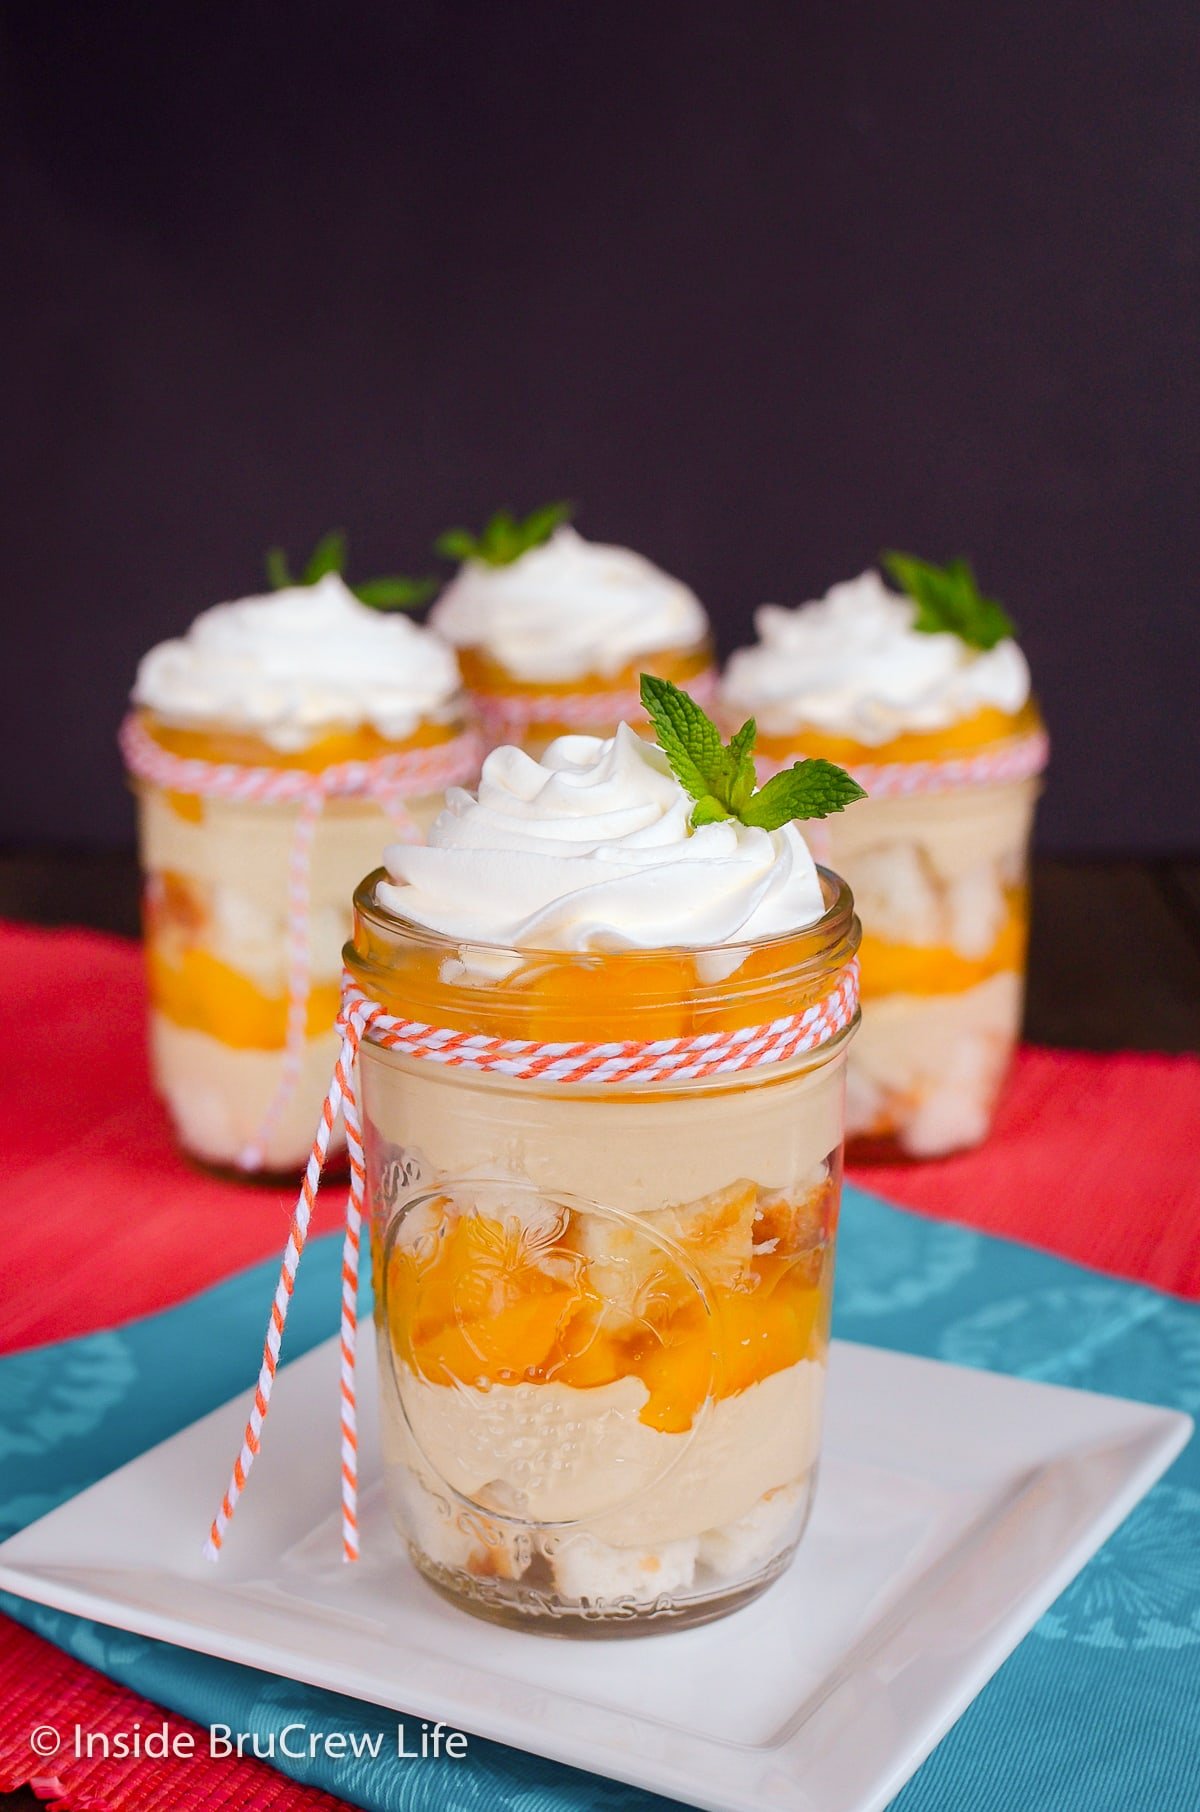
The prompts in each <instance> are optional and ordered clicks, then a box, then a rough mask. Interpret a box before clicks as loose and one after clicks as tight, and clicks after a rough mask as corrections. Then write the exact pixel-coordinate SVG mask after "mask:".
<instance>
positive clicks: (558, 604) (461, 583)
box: [429, 526, 708, 684]
mask: <svg viewBox="0 0 1200 1812" xmlns="http://www.w3.org/2000/svg"><path fill="white" fill-rule="evenodd" d="M429 620H430V622H431V623H432V625H433V627H434V628H435V629H436V630H437V631H438V633H439V634H440V635H444V636H445V637H446V640H447V641H449V642H453V643H454V645H455V646H456V647H458V648H482V649H484V650H485V651H486V652H487V654H489V655H490V656H491V657H492V659H493V660H495V661H498V662H499V663H500V665H501V666H502V667H504V668H506V669H507V671H508V672H509V673H511V674H512V675H513V677H514V678H516V679H523V680H529V681H531V682H532V683H535V684H536V683H553V682H559V681H564V680H574V679H583V678H585V677H586V676H588V675H590V674H613V673H617V672H619V670H620V669H621V668H622V667H626V666H628V665H629V663H630V662H631V661H633V660H635V659H636V658H637V657H638V656H639V655H644V654H649V653H651V652H652V651H656V650H658V649H662V648H689V647H691V646H692V645H693V644H695V643H696V642H699V641H700V640H701V639H702V637H703V636H704V635H705V634H706V633H707V630H708V619H707V617H706V616H705V614H704V610H703V608H702V606H701V604H700V601H699V599H698V598H697V597H696V596H695V594H694V593H693V592H692V591H690V590H689V589H688V587H687V586H686V585H684V584H683V583H682V581H681V580H679V579H672V578H671V577H670V576H669V575H668V574H667V573H664V572H661V571H660V570H659V568H658V567H657V566H654V565H652V564H651V562H650V561H649V560H646V559H644V558H643V557H642V555H641V554H635V553H634V552H633V551H632V550H631V549H630V548H626V547H608V546H605V545H603V544H602V543H600V542H596V541H585V540H584V539H583V537H582V536H581V535H578V534H576V532H575V530H574V529H573V528H569V527H566V526H564V527H562V528H559V529H556V530H555V532H554V534H553V535H551V537H550V539H549V540H548V541H546V542H544V543H543V544H542V546H540V547H534V548H530V549H529V551H528V553H525V554H522V555H521V556H520V558H519V559H517V560H514V561H513V562H512V563H511V564H510V565H508V566H488V565H486V564H485V563H484V562H483V561H480V560H468V561H467V562H466V564H465V565H464V566H463V567H462V569H461V571H460V572H459V573H457V574H456V576H455V577H454V578H453V579H452V580H451V581H450V583H449V585H447V587H446V589H445V591H444V592H443V593H442V595H441V597H440V598H439V599H438V601H437V603H436V604H435V605H434V607H433V610H432V611H431V612H430V617H429Z"/></svg>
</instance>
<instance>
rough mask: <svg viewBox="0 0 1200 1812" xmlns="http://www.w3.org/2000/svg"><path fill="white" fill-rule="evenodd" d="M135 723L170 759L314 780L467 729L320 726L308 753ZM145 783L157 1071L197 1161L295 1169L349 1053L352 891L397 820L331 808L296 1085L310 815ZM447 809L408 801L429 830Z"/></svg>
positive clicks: (368, 806)
mask: <svg viewBox="0 0 1200 1812" xmlns="http://www.w3.org/2000/svg"><path fill="white" fill-rule="evenodd" d="M455 709H456V711H457V710H458V709H460V707H459V706H456V707H455ZM137 722H138V723H139V724H140V726H141V728H142V729H144V730H145V731H146V732H148V734H149V736H150V737H151V738H152V740H153V742H154V744H155V745H157V746H158V747H159V748H162V749H164V750H166V751H167V753H168V754H171V755H177V756H182V757H184V758H185V759H186V758H194V759H198V760H201V761H204V762H206V763H232V764H236V765H237V766H239V767H246V768H254V769H264V768H269V769H301V770H303V771H305V772H308V773H312V774H314V775H320V774H321V773H322V772H324V771H326V770H327V769H329V768H331V767H334V766H339V765H341V764H342V763H344V762H348V761H372V760H376V759H378V758H380V757H383V756H385V755H392V754H397V753H399V752H401V751H405V750H409V749H419V748H425V747H430V748H432V747H433V746H435V745H436V744H438V743H441V742H449V740H450V738H451V737H453V736H456V735H457V734H458V733H459V732H460V731H461V730H462V728H463V722H462V719H461V717H458V716H456V717H455V718H454V719H452V720H450V721H447V722H436V721H432V720H431V721H429V722H427V723H424V724H422V725H421V726H420V727H419V728H418V730H417V731H416V732H415V733H414V735H413V736H411V737H409V738H407V739H406V740H404V741H402V742H393V741H388V740H386V739H384V738H383V737H381V736H379V735H378V733H377V732H375V731H373V730H370V729H368V728H365V727H363V728H359V729H356V730H352V731H347V730H344V729H329V730H328V731H324V732H322V731H320V730H316V731H314V733H313V737H312V740H311V741H310V742H309V743H308V744H307V745H306V746H305V747H304V748H302V749H300V750H298V751H295V752H287V753H285V752H282V751H280V750H279V749H277V748H274V747H273V746H272V745H271V744H269V743H266V742H264V741H263V740H261V739H260V738H259V737H257V736H254V735H251V734H246V733H244V732H241V731H238V730H236V729H233V728H229V729H219V728H213V729H211V730H210V729H206V730H204V731H198V730H194V729H183V728H180V727H177V726H173V725H171V724H170V723H168V722H165V721H164V720H162V719H160V718H158V717H155V716H153V715H151V714H150V713H148V712H145V711H143V712H139V713H138V716H137ZM464 778H473V775H464ZM131 785H132V786H133V790H134V793H135V795H136V797H137V803H138V842H139V849H140V857H141V867H142V873H143V895H142V900H143V914H142V916H143V925H144V941H145V951H146V965H147V979H148V984H149V1019H150V1051H151V1065H152V1070H153V1075H154V1081H155V1086H156V1088H157V1090H158V1092H159V1094H160V1095H161V1096H162V1098H163V1100H164V1101H165V1103H166V1105H167V1108H168V1110H169V1112H170V1115H171V1119H172V1122H173V1124H174V1128H175V1132H176V1136H177V1138H178V1140H179V1143H180V1145H181V1146H182V1147H183V1149H184V1150H185V1151H186V1152H188V1153H189V1154H190V1155H191V1156H192V1157H195V1158H197V1159H199V1160H200V1161H201V1162H203V1163H205V1164H209V1165H213V1166H216V1167H218V1168H226V1167H231V1166H237V1167H238V1168H239V1169H242V1170H247V1169H252V1170H259V1171H261V1172H263V1173H265V1174H274V1173H285V1172H294V1171H295V1170H297V1169H299V1168H300V1167H301V1166H302V1165H303V1163H304V1162H305V1159H306V1158H307V1156H308V1153H309V1150H310V1148H311V1145H312V1129H313V1123H314V1120H315V1117H316V1114H317V1110H318V1109H319V1107H320V1104H321V1100H322V1098H323V1096H324V1094H325V1089H326V1085H327V1083H328V1080H329V1071H330V1068H331V1066H332V1063H333V1060H334V1057H335V1056H336V1054H337V1047H338V1039H337V1034H336V1033H335V1031H334V1029H333V1027H334V1021H335V1019H336V1017H337V1011H338V1005H339V998H340V985H341V948H342V944H343V942H344V941H345V938H346V936H347V935H348V933H349V930H350V922H351V909H350V900H351V894H352V890H353V888H354V885H355V882H356V881H357V880H358V878H359V876H360V875H361V874H362V873H363V871H364V869H365V868H366V867H368V866H370V865H371V864H373V863H375V862H377V861H378V860H379V852H380V850H381V849H382V848H383V846H384V845H385V843H387V842H388V841H390V840H391V839H392V838H394V837H395V836H396V835H397V830H396V823H395V820H394V819H393V818H392V817H390V816H389V815H388V814H387V812H386V811H385V810H384V808H383V806H382V804H380V803H378V802H377V801H376V800H375V799H373V798H368V797H347V798H330V799H325V800H324V801H323V802H322V804H321V808H320V812H319V815H318V817H317V818H316V822H315V827H314V829H313V835H312V842H311V848H310V853H309V859H308V875H307V889H306V906H305V911H306V916H307V931H308V960H307V974H306V978H305V984H304V985H305V987H306V989H307V1004H306V1012H305V1026H304V1038H303V1042H302V1046H301V1047H300V1048H298V1049H297V1050H296V1051H295V1052H294V1054H293V1063H294V1066H295V1074H294V1078H293V1080H292V1081H291V1084H290V1086H289V1083H288V1077H287V1076H285V1052H286V1046H287V1038H288V1019H289V1000H290V988H289V943H288V928H289V915H290V911H292V910H294V908H290V905H289V880H290V871H291V862H292V856H293V850H294V848H295V844H296V838H297V832H298V826H299V820H300V813H301V808H300V807H299V806H298V805H294V804H266V803H261V802H255V801H253V800H248V799H224V798H215V797H208V796H204V795H202V794H200V793H197V792H175V791H171V790H169V789H168V788H166V787H164V786H161V785H158V784H155V783H154V782H153V781H151V780H149V779H145V778H137V777H136V775H135V776H133V777H131ZM442 800H443V794H442V792H441V791H439V792H437V793H432V794H430V795H429V796H427V797H417V798H405V799H404V800H403V802H402V803H403V808H404V811H405V813H406V814H407V815H408V816H409V818H410V819H411V820H412V822H413V823H414V824H415V826H416V828H417V829H418V830H420V831H421V832H422V833H424V831H425V830H427V829H428V826H429V824H430V823H431V822H432V820H433V818H434V817H435V816H436V814H437V812H438V810H439V809H440V808H441V805H442Z"/></svg>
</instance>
